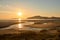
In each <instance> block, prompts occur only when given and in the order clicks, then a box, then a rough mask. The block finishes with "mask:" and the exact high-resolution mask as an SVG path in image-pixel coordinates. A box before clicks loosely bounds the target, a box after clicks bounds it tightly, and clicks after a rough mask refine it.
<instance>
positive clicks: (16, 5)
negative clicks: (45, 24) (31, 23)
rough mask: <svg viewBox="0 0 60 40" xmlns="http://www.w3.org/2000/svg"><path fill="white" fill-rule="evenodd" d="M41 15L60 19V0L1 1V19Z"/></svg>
mask: <svg viewBox="0 0 60 40" xmlns="http://www.w3.org/2000/svg"><path fill="white" fill-rule="evenodd" d="M18 12H22V13H23V16H22V18H26V17H30V16H35V15H41V16H57V17H60V0H0V19H11V18H17V13H18Z"/></svg>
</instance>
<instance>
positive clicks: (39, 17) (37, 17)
mask: <svg viewBox="0 0 60 40" xmlns="http://www.w3.org/2000/svg"><path fill="white" fill-rule="evenodd" d="M27 19H60V17H43V16H33V17H28V18H27Z"/></svg>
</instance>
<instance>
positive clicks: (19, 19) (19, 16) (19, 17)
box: [18, 12, 23, 28]
mask: <svg viewBox="0 0 60 40" xmlns="http://www.w3.org/2000/svg"><path fill="white" fill-rule="evenodd" d="M21 16H22V13H21V12H18V21H19V23H20V22H21ZM18 28H23V27H22V24H18Z"/></svg>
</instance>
